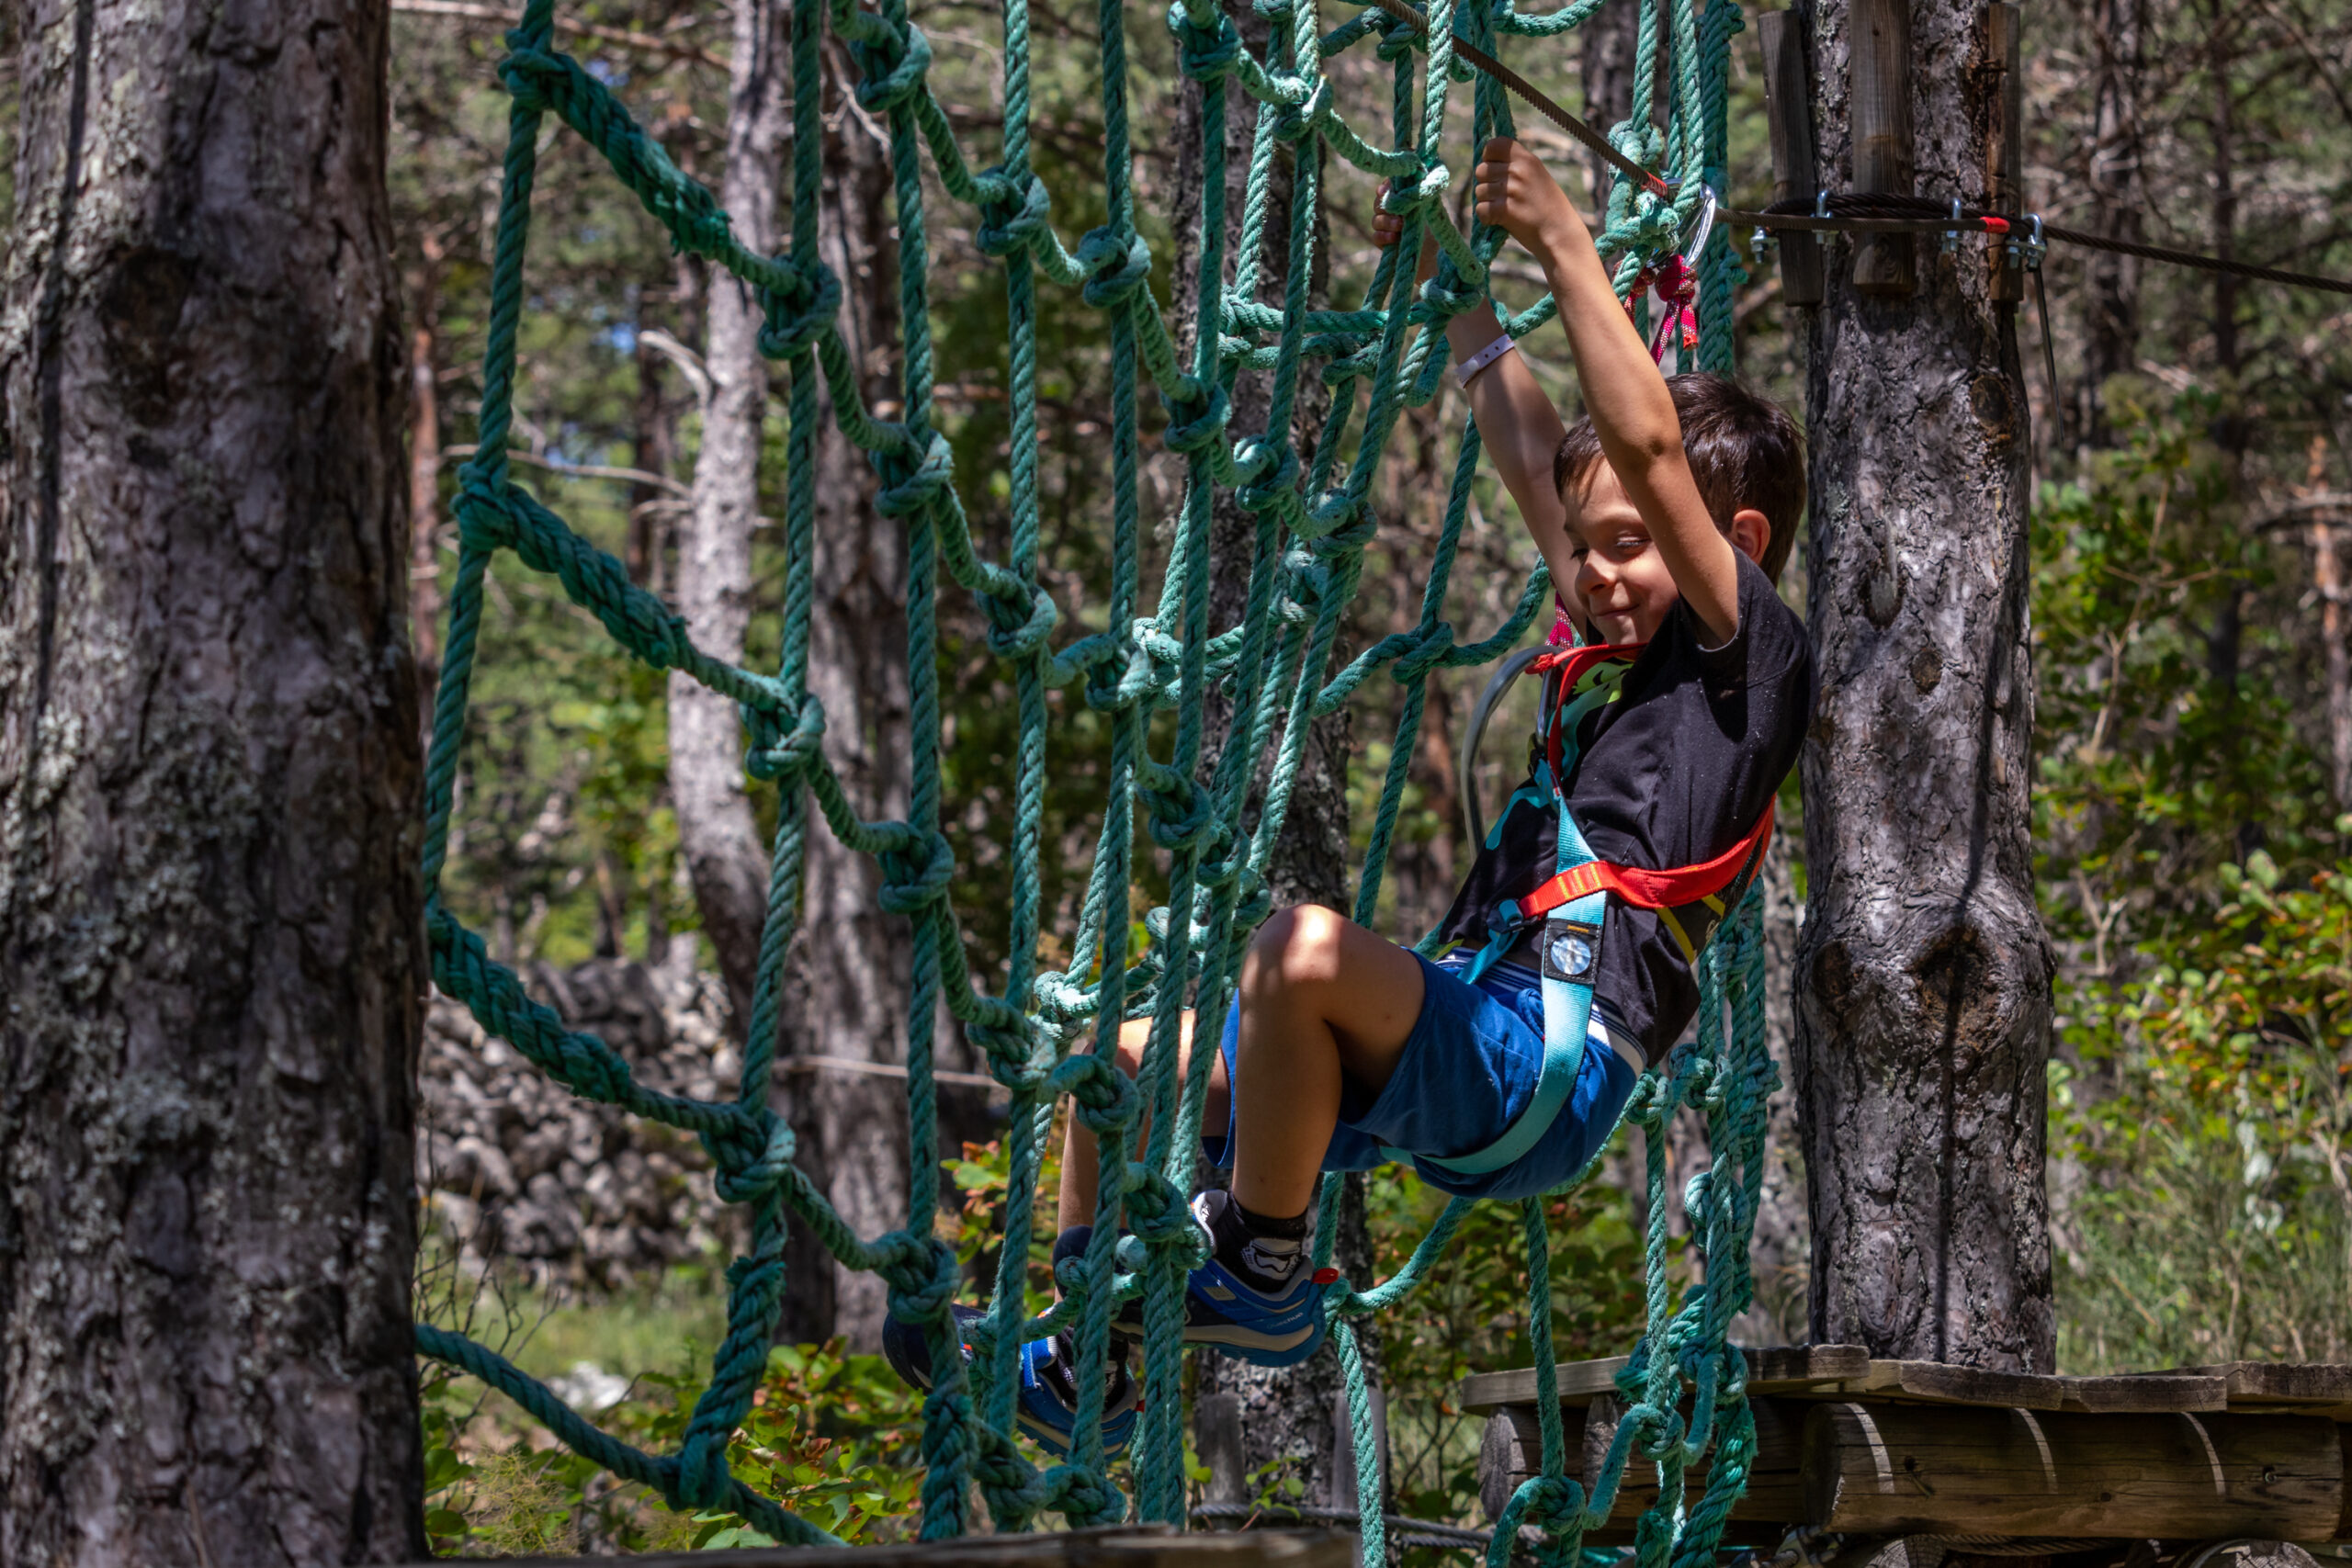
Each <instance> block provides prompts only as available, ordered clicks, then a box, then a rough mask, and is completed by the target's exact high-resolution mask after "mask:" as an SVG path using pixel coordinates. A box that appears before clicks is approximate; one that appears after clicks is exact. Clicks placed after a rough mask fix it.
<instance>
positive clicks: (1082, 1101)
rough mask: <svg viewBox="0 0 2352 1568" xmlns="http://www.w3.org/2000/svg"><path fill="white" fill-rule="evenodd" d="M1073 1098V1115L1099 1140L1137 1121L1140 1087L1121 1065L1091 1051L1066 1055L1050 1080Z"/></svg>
mask: <svg viewBox="0 0 2352 1568" xmlns="http://www.w3.org/2000/svg"><path fill="white" fill-rule="evenodd" d="M1046 1082H1048V1083H1050V1084H1051V1085H1053V1089H1054V1092H1055V1093H1056V1094H1066V1095H1068V1096H1069V1097H1070V1100H1071V1102H1072V1106H1071V1113H1072V1114H1073V1115H1075V1116H1076V1117H1077V1118H1078V1119H1079V1121H1080V1122H1083V1123H1084V1124H1085V1127H1086V1130H1087V1131H1088V1132H1090V1133H1091V1134H1094V1135H1095V1136H1096V1137H1098V1138H1099V1137H1102V1136H1103V1134H1108V1133H1115V1132H1117V1131H1118V1130H1119V1129H1120V1128H1122V1127H1124V1126H1125V1125H1126V1124H1127V1123H1128V1122H1132V1121H1134V1120H1135V1114H1136V1086H1135V1083H1134V1081H1133V1080H1131V1079H1130V1078H1129V1077H1127V1075H1126V1074H1125V1073H1123V1072H1121V1071H1120V1070H1119V1068H1118V1064H1116V1063H1115V1062H1112V1061H1110V1060H1108V1059H1107V1058H1105V1057H1103V1056H1098V1055H1094V1053H1092V1052H1091V1051H1085V1052H1080V1053H1079V1054H1078V1055H1074V1056H1065V1057H1063V1058H1062V1060H1061V1063H1060V1065H1059V1066H1056V1067H1055V1068H1054V1070H1053V1073H1052V1075H1051V1076H1050V1077H1048V1078H1047V1079H1046Z"/></svg>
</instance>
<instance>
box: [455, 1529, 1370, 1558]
mask: <svg viewBox="0 0 2352 1568" xmlns="http://www.w3.org/2000/svg"><path fill="white" fill-rule="evenodd" d="M488 1561H491V1560H490V1559H487V1558H471V1557H458V1558H450V1557H443V1558H438V1559H436V1560H435V1562H431V1563H424V1562H417V1563H411V1564H409V1565H408V1568H439V1565H440V1564H441V1563H447V1562H488ZM498 1561H499V1562H501V1564H502V1565H503V1568H579V1565H580V1564H582V1563H593V1562H609V1563H614V1564H621V1563H627V1564H628V1568H1355V1562H1356V1538H1355V1537H1354V1536H1353V1535H1352V1534H1351V1533H1348V1532H1346V1531H1343V1530H1247V1531H1241V1530H1236V1531H1228V1532H1222V1533H1210V1532H1206V1531H1195V1532H1193V1533H1192V1534H1189V1535H1179V1534H1177V1533H1176V1532H1175V1531H1173V1530H1171V1529H1168V1528H1167V1527H1166V1526H1164V1525H1162V1526H1136V1525H1114V1526H1111V1527H1109V1528H1107V1529H1090V1530H1070V1531H1068V1532H1067V1533H1064V1534H1059V1535H1043V1534H1040V1535H983V1536H967V1537H965V1538H963V1539H961V1540H934V1541H923V1542H920V1543H915V1544H910V1545H904V1546H852V1547H827V1546H792V1547H787V1546H775V1547H761V1548H756V1549H753V1550H752V1551H662V1552H653V1553H649V1554H644V1555H639V1556H633V1557H530V1558H519V1559H518V1558H511V1557H510V1558H502V1559H499V1560H498Z"/></svg>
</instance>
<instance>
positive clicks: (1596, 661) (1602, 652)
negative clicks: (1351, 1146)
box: [1386, 644, 1772, 1176]
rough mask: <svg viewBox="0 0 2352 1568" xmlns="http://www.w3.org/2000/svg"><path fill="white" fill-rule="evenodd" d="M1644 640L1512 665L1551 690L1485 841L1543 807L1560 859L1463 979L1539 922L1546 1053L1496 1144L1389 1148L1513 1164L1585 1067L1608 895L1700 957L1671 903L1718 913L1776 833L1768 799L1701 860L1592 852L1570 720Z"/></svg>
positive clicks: (1496, 922) (1475, 1164) (1602, 701)
mask: <svg viewBox="0 0 2352 1568" xmlns="http://www.w3.org/2000/svg"><path fill="white" fill-rule="evenodd" d="M1643 646H1644V645H1641V644H1625V645H1615V646H1611V645H1607V644H1595V645H1587V646H1583V647H1577V648H1571V649H1561V650H1556V651H1554V652H1550V653H1544V654H1540V655H1538V656H1536V657H1534V658H1532V659H1531V660H1527V661H1526V662H1525V663H1524V664H1521V665H1520V666H1519V668H1521V669H1522V670H1526V671H1532V672H1535V673H1538V674H1541V675H1542V676H1543V677H1544V684H1545V689H1546V692H1547V696H1548V694H1549V693H1550V692H1552V691H1553V690H1555V689H1556V691H1557V693H1558V695H1557V697H1556V698H1551V699H1549V700H1547V701H1546V702H1545V703H1544V707H1543V710H1542V717H1541V718H1540V719H1539V721H1538V723H1537V728H1536V748H1535V750H1536V756H1535V766H1534V770H1533V774H1532V777H1531V778H1530V780H1529V781H1528V783H1527V784H1523V785H1521V787H1520V789H1519V790H1518V791H1516V792H1515V793H1514V794H1513V795H1511V797H1510V801H1509V802H1508V803H1506V804H1505V806H1504V807H1503V813H1502V815H1501V816H1500V817H1499V818H1496V821H1495V826H1494V830H1493V831H1492V832H1491V833H1490V834H1488V835H1487V839H1486V845H1487V848H1488V849H1494V848H1496V847H1498V845H1499V844H1500V843H1501V842H1502V835H1503V832H1504V829H1506V828H1507V827H1508V826H1509V824H1510V816H1511V813H1512V811H1513V810H1514V809H1516V808H1517V807H1521V806H1533V807H1538V808H1549V809H1550V810H1551V811H1553V812H1554V813H1555V818H1556V820H1557V826H1558V836H1557V839H1556V844H1557V848H1556V850H1555V873H1554V874H1553V875H1552V876H1550V877H1548V878H1546V879H1545V880H1544V882H1543V883H1541V884H1540V885H1538V886H1536V887H1535V889H1534V890H1533V891H1532V892H1530V893H1528V894H1526V895H1525V896H1523V897H1518V898H1511V899H1506V900H1504V901H1503V902H1502V903H1501V904H1499V905H1498V906H1497V907H1496V908H1495V909H1494V911H1493V912H1492V914H1491V915H1490V916H1489V918H1488V919H1487V931H1488V940H1487V945H1486V947H1485V948H1484V949H1483V950H1482V951H1481V952H1480V953H1478V955H1477V957H1476V959H1475V960H1473V961H1472V963H1471V965H1470V968H1469V970H1468V971H1467V972H1466V973H1465V975H1464V978H1465V979H1466V980H1469V981H1470V982H1472V983H1473V984H1476V981H1477V979H1478V977H1479V976H1482V975H1484V974H1485V973H1486V972H1487V970H1488V969H1489V968H1491V967H1492V966H1493V965H1494V964H1496V963H1497V962H1498V960H1500V959H1501V958H1502V957H1503V955H1504V954H1506V953H1510V951H1511V950H1512V949H1513V948H1515V947H1517V946H1518V945H1519V943H1520V942H1521V940H1522V939H1523V938H1524V937H1525V935H1526V933H1527V931H1529V930H1530V929H1531V928H1532V927H1533V926H1534V925H1535V924H1536V923H1537V922H1538V921H1541V922H1542V924H1543V932H1542V934H1541V936H1540V937H1538V939H1537V942H1536V960H1537V965H1538V976H1539V978H1540V981H1541V984H1542V986H1543V997H1544V1057H1543V1063H1542V1066H1540V1067H1539V1069H1538V1070H1537V1073H1536V1079H1535V1089H1534V1091H1533V1093H1532V1095H1530V1097H1529V1099H1528V1102H1527V1104H1526V1106H1525V1107H1524V1108H1523V1109H1521V1111H1520V1113H1519V1115H1518V1116H1516V1117H1514V1118H1513V1119H1512V1121H1511V1123H1510V1126H1509V1127H1507V1128H1505V1129H1504V1130H1503V1132H1502V1134H1500V1135H1499V1136H1498V1137H1497V1138H1496V1139H1495V1141H1494V1142H1493V1143H1491V1144H1488V1145H1487V1146H1486V1147H1484V1148H1480V1149H1475V1150H1473V1151H1471V1152H1470V1153H1468V1154H1463V1155H1450V1156H1435V1155H1426V1154H1424V1155H1418V1156H1416V1155H1408V1154H1407V1153H1406V1152H1405V1151H1403V1150H1398V1149H1390V1150H1387V1151H1386V1152H1387V1153H1388V1155H1389V1156H1390V1157H1392V1158H1396V1159H1400V1160H1408V1161H1410V1160H1414V1159H1418V1160H1419V1162H1420V1163H1421V1164H1423V1165H1429V1166H1434V1167H1436V1168H1439V1169H1441V1170H1447V1171H1452V1172H1453V1173H1454V1174H1456V1175H1461V1176H1483V1175H1487V1174H1488V1173H1490V1172H1493V1171H1498V1170H1501V1169H1503V1168H1506V1167H1509V1166H1511V1165H1514V1164H1516V1163H1517V1162H1518V1161H1519V1160H1520V1159H1521V1158H1522V1157H1523V1156H1526V1154H1527V1153H1528V1152H1529V1151H1530V1150H1532V1148H1534V1147H1535V1145H1537V1144H1538V1143H1540V1142H1542V1141H1543V1138H1544V1134H1546V1133H1547V1132H1549V1131H1550V1130H1551V1128H1552V1124H1553V1123H1554V1122H1556V1121H1557V1120H1558V1119H1559V1114H1560V1112H1561V1111H1562V1110H1563V1109H1565V1108H1566V1105H1567V1103H1568V1097H1569V1095H1570V1094H1571V1093H1572V1092H1573V1091H1574V1089H1575V1088H1576V1083H1577V1075H1578V1073H1579V1072H1580V1071H1581V1069H1582V1067H1583V1065H1584V1053H1585V1046H1586V1043H1587V1041H1588V1040H1589V1037H1590V1029H1591V1022H1592V1007H1593V987H1594V986H1595V985H1596V984H1597V983H1598V981H1599V979H1600V941H1601V932H1602V930H1603V928H1604V925H1605V924H1606V920H1607V916H1608V907H1609V905H1608V901H1609V898H1610V897H1611V896H1612V895H1614V896H1615V897H1618V898H1619V899H1621V900H1623V901H1624V902H1626V903H1629V904H1634V905H1638V906H1639V907H1641V908H1645V909H1655V910H1657V912H1658V915H1659V918H1660V919H1662V920H1664V921H1665V922H1666V924H1667V928H1668V931H1671V932H1672V933H1673V935H1674V937H1675V940H1676V941H1677V942H1679V943H1681V945H1682V948H1683V951H1684V953H1685V954H1686V955H1687V956H1689V957H1691V958H1693V959H1695V958H1696V957H1697V956H1698V952H1697V948H1696V947H1695V946H1694V945H1693V944H1692V942H1691V939H1690V937H1689V936H1688V935H1687V934H1686V933H1685V932H1684V931H1683V928H1682V926H1681V924H1680V922H1679V920H1678V919H1676V917H1675V914H1674V910H1675V909H1676V908H1679V907H1682V906H1686V905H1691V904H1698V905H1702V906H1704V907H1705V908H1707V909H1708V911H1709V912H1710V913H1711V914H1712V915H1713V916H1715V917H1717V918H1720V917H1722V916H1723V915H1724V913H1725V912H1726V911H1727V908H1728V906H1729V905H1730V904H1734V903H1736V902H1738V899H1739V897H1740V896H1741V895H1742V894H1744V893H1745V892H1746V891H1747V885H1748V883H1749V882H1750V881H1751V880H1753V878H1754V877H1755V875H1756V873H1757V870H1758V867H1760V866H1761V865H1762V863H1763V858H1764V846H1765V844H1766V843H1767V842H1768V841H1769V840H1770V838H1771V835H1772V808H1771V807H1770V806H1767V807H1765V808H1764V814H1763V816H1762V817H1761V818H1758V821H1757V823H1756V825H1755V826H1754V827H1752V828H1750V829H1748V830H1747V833H1745V834H1743V835H1742V836H1741V838H1740V840H1739V841H1738V842H1737V843H1736V844H1734V845H1733V846H1732V847H1731V848H1730V849H1728V850H1726V851H1724V852H1723V853H1722V854H1719V855H1717V856H1715V857H1714V858H1713V859H1712V860H1708V861H1704V862H1702V863H1699V864H1696V865H1687V866H1679V867H1676V868H1674V869H1672V870H1667V871H1651V870H1645V869H1643V868H1640V867H1636V866H1626V865H1617V864H1612V863H1610V862H1607V861H1603V860H1601V859H1600V858H1599V857H1598V856H1596V855H1595V854H1594V853H1593V852H1592V849H1591V846H1590V845H1589V844H1588V843H1587V842H1586V841H1585V836H1584V829H1582V827H1581V826H1579V825H1578V823H1577V818H1576V813H1575V811H1574V810H1573V809H1572V808H1571V807H1569V805H1568V794H1567V783H1568V780H1569V778H1570V777H1571V776H1572V775H1573V773H1575V770H1576V765H1577V757H1578V753H1579V746H1578V742H1577V729H1578V728H1580V727H1581V726H1582V724H1583V723H1584V721H1585V719H1587V718H1588V717H1589V716H1592V715H1593V714H1595V713H1597V712H1599V711H1600V709H1601V708H1602V707H1604V706H1606V705H1609V704H1611V703H1613V702H1615V701H1617V700H1618V698H1619V696H1620V695H1621V694H1622V683H1623V680H1624V676H1625V673H1626V671H1627V670H1628V669H1629V668H1630V667H1631V666H1632V664H1633V662H1634V658H1635V657H1636V656H1637V655H1638V654H1639V653H1640V651H1641V649H1642V647H1643ZM1484 720H1485V715H1484V714H1483V713H1482V714H1480V715H1478V716H1477V722H1478V723H1479V725H1480V726H1481V727H1482V728H1483V725H1484ZM1726 896H1728V897H1726ZM1710 925H1711V926H1712V925H1713V921H1710Z"/></svg>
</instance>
